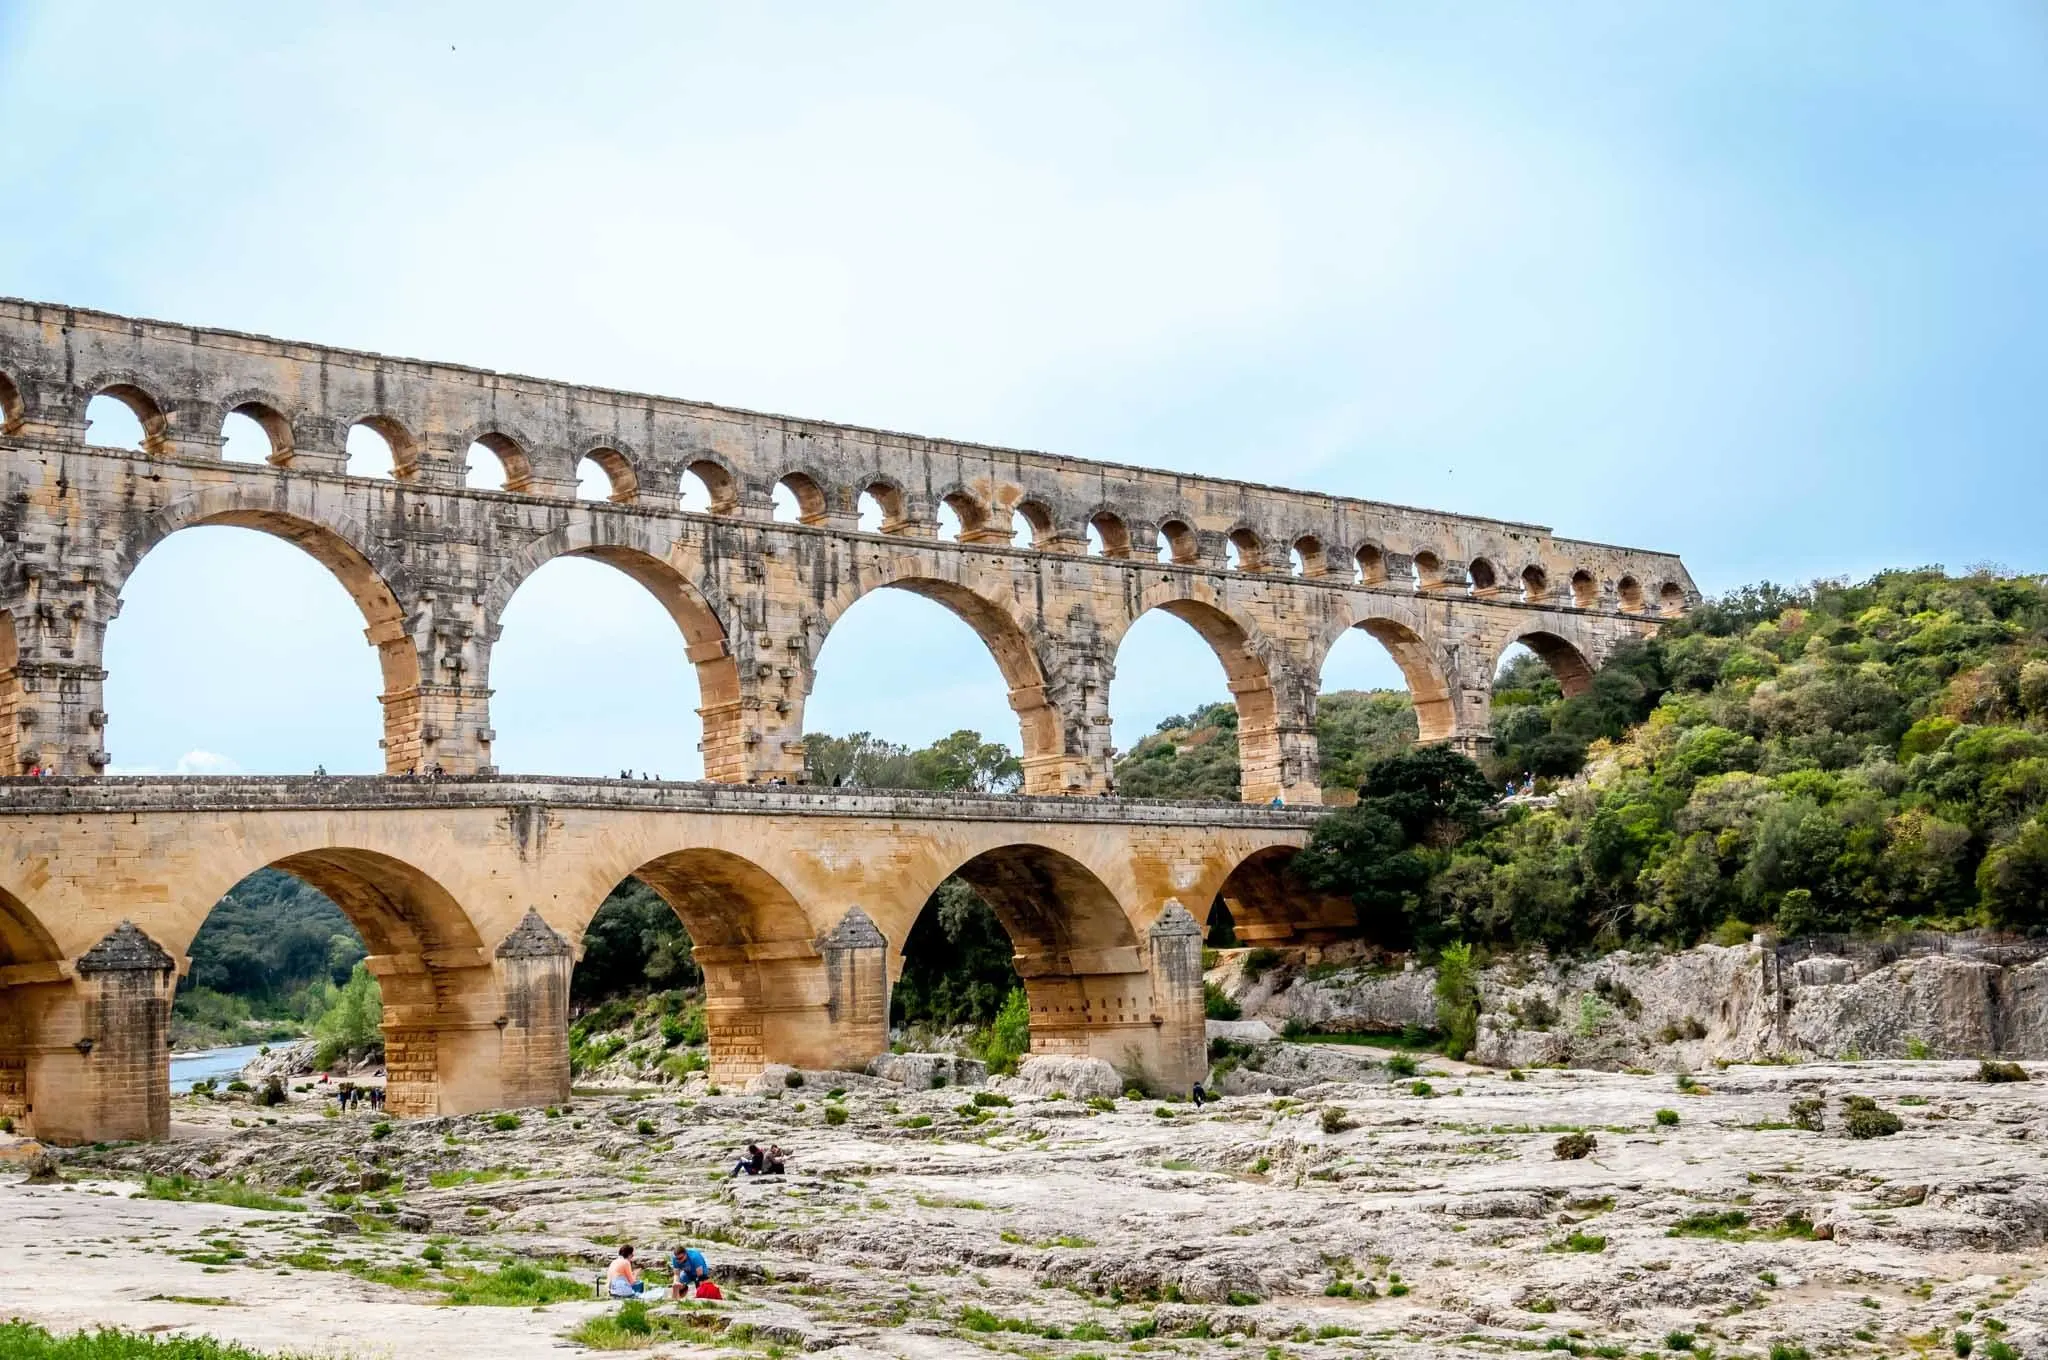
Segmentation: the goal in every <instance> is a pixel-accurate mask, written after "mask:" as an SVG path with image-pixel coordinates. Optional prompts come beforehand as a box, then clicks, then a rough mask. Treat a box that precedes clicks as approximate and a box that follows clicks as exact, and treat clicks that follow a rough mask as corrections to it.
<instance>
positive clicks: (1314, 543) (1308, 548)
mask: <svg viewBox="0 0 2048 1360" xmlns="http://www.w3.org/2000/svg"><path fill="white" fill-rule="evenodd" d="M1291 551H1292V552H1293V553H1296V554H1299V555H1300V557H1301V574H1302V575H1303V576H1323V575H1326V574H1328V572H1329V570H1330V563H1329V558H1328V554H1327V553H1326V552H1325V551H1324V549H1323V540H1322V539H1320V538H1318V537H1317V536H1316V535H1314V534H1302V535H1300V536H1299V537H1297V538H1296V539H1295V540H1294V543H1293V544H1292V545H1291ZM1292 565H1293V564H1292V563H1289V566H1290V567H1291V566H1292Z"/></svg>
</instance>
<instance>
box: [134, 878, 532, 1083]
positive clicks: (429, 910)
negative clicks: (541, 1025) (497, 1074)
mask: <svg viewBox="0 0 2048 1360" xmlns="http://www.w3.org/2000/svg"><path fill="white" fill-rule="evenodd" d="M255 868H270V869H276V870H278V871H280V872H282V873H287V874H290V875H291V876H292V877H294V878H297V879H299V880H300V881H302V882H304V883H307V884H309V885H311V886H312V887H313V888H315V889H317V890H319V891H320V892H321V893H323V894H324V895H325V896H326V897H328V898H329V899H330V900H331V901H332V902H333V903H334V905H335V906H337V907H339V908H340V909H341V912H342V914H343V915H344V916H346V917H347V918H348V920H349V924H351V925H353V926H354V927H355V928H356V931H357V933H358V934H360V935H361V936H362V937H363V943H364V945H365V946H366V947H367V948H368V950H369V958H368V959H367V960H366V961H365V962H366V963H367V965H368V967H369V970H370V972H371V974H372V975H374V976H375V977H376V979H377V985H378V988H379V990H380V991H381V992H382V993H383V997H384V1059H385V1070H386V1072H387V1074H388V1081H387V1085H386V1097H387V1105H386V1108H387V1109H389V1110H390V1112H391V1113H392V1114H394V1115H398V1116H401V1117H417V1116H423V1115H433V1114H444V1113H460V1112H463V1111H465V1110H468V1109H476V1108H479V1107H481V1106H489V1105H501V1104H505V1103H518V1102H507V1101H506V1100H504V1099H503V1098H502V1095H501V1094H500V1088H499V1087H498V1086H497V1084H496V1083H495V1082H492V1081H491V1080H489V1077H488V1075H487V1074H484V1073H480V1072H476V1071H474V1070H465V1069H474V1068H475V1067H477V1066H479V1065H481V1063H482V1062H483V1060H484V1059H483V1055H482V1054H479V1053H477V1052H475V1051H474V1048H475V1037H476V1035H477V1027H476V1022H477V1021H479V1020H488V1019H489V1018H490V1015H491V1014H492V1013H495V1012H497V1010H498V1004H499V998H498V997H497V995H496V993H497V986H496V980H495V978H494V977H493V976H492V974H491V972H490V968H489V961H488V959H487V957H486V955H485V953H484V949H483V941H482V939H481V938H480V937H479V936H478V933H477V930H476V926H475V924H474V922H473V921H472V920H471V919H470V916H469V913H468V912H467V911H465V910H464V909H463V906H462V904H461V903H460V902H458V901H457V900H456V899H455V897H454V895H453V894H452V893H450V892H449V891H448V889H447V888H446V887H444V886H443V885H442V884H441V883H440V881H439V880H438V879H436V878H434V877H433V876H432V875H431V874H429V873H427V872H426V871H425V870H423V869H421V868H419V867H418V866H416V865H413V864H410V863H408V862H406V861H405V860H402V859H398V858H396V857H394V856H392V855H389V854H386V853H384V852H382V851H378V850H369V849H363V848H359V847H355V846H318V847H315V848H312V849H307V850H299V851H295V852H293V853H291V854H287V855H283V856H280V857H279V858H276V859H273V860H271V861H269V862H268V863H267V864H263V865H258V866H255ZM254 871H255V869H254V868H251V869H248V870H247V871H245V872H244V873H243V874H242V875H241V876H240V877H237V878H236V879H235V880H234V882H235V883H239V882H240V881H241V879H242V878H244V877H247V875H248V873H253V872H254ZM233 886H234V884H233V883H228V884H224V885H221V886H220V888H219V891H216V892H215V893H214V895H213V896H212V897H211V898H210V899H208V900H207V902H206V905H205V910H203V911H200V912H199V913H198V917H197V919H196V920H193V921H192V922H191V928H190V929H189V930H186V931H180V932H178V933H177V934H174V935H167V936H166V937H165V939H164V943H165V944H166V945H168V946H169V947H170V948H171V949H172V950H173V952H175V953H179V954H183V953H185V952H187V951H189V949H190V948H191V943H192V939H193V937H194V936H196V935H197V934H198V928H199V926H200V925H202V924H204V921H205V918H206V916H207V915H209V914H211V911H212V907H213V905H214V904H215V903H217V902H218V901H219V900H220V898H221V897H222V896H223V895H224V894H225V893H226V891H227V890H228V889H230V888H232V887H233ZM478 1010H483V1011H484V1014H482V1015H478V1014H476V1012H477V1011H478ZM496 1038H497V1036H496V1035H495V1034H493V1035H492V1040H491V1041H492V1042H495V1040H496ZM465 1049H467V1050H468V1051H465ZM163 1061H164V1062H165V1064H166V1067H168V1062H169V1056H168V1054H166V1055H165V1057H164V1059H163ZM564 1075H566V1073H565V1074H564ZM465 1086H468V1087H471V1088H472V1089H473V1088H475V1087H477V1086H481V1087H483V1088H484V1089H487V1090H488V1091H489V1092H490V1095H489V1096H488V1097H486V1098H483V1099H476V1098H473V1097H466V1096H465V1095H464V1094H463V1088H464V1087H465Z"/></svg>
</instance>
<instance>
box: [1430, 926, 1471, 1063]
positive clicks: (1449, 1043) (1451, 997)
mask: <svg viewBox="0 0 2048 1360" xmlns="http://www.w3.org/2000/svg"><path fill="white" fill-rule="evenodd" d="M1436 1023H1437V1027H1438V1028H1439V1029H1441V1030H1443V1032H1444V1053H1445V1054H1446V1055H1447V1056H1449V1057H1453V1058H1462V1057H1464V1056H1465V1055H1466V1054H1467V1053H1470V1052H1471V1051H1472V1045H1473V1043H1474V1042H1476V1041H1477V1039H1478V1038H1479V974H1478V970H1477V969H1476V968H1475V967H1474V965H1473V962H1472V946H1470V945H1468V944H1466V943H1465V942H1464V941H1463V940H1457V941H1454V942H1453V943H1451V944H1447V945H1445V946H1444V947H1443V950H1442V952H1441V953H1439V954H1438V955H1437V960H1436Z"/></svg>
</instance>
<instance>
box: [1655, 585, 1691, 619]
mask: <svg viewBox="0 0 2048 1360" xmlns="http://www.w3.org/2000/svg"><path fill="white" fill-rule="evenodd" d="M1657 612H1658V613H1660V614H1664V615H1666V616H1668V617H1671V618H1676V617H1677V616H1678V615H1680V614H1683V613H1684V612H1685V587H1684V586H1681V585H1680V584H1678V582H1676V581H1666V582H1665V583H1664V584H1663V585H1661V586H1658V587H1657Z"/></svg>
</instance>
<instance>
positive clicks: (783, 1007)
mask: <svg viewBox="0 0 2048 1360" xmlns="http://www.w3.org/2000/svg"><path fill="white" fill-rule="evenodd" d="M628 877H633V878H637V879H639V880H640V881H641V882H643V883H645V884H646V885H647V886H648V887H650V888H652V889H653V890H654V891H655V893H656V894H657V895H658V896H659V897H660V898H661V899H662V900H663V901H664V902H667V903H668V905H669V907H670V909H672V910H673V911H674V912H675V914H676V915H677V917H678V918H680V919H681V921H682V923H683V928H684V929H685V930H687V931H688V932H689V934H690V941H691V945H692V953H693V954H694V955H695V957H696V961H697V965H698V967H699V968H701V969H702V970H703V973H704V1019H705V1025H706V1028H707V1029H708V1031H709V1035H710V1043H711V1075H712V1078H713V1080H718V1081H728V1080H739V1079H744V1078H745V1077H748V1076H750V1075H752V1074H753V1073H755V1072H757V1071H759V1070H760V1068H761V1065H762V1064H763V1063H764V1062H766V1061H781V1062H791V1063H795V1064H797V1065H801V1066H811V1067H830V1066H833V1065H834V1064H835V1061H844V1060H845V1059H846V1057H847V1056H848V1055H846V1054H845V1053H843V1052H842V1051H841V1048H842V1047H843V1044H842V1036H841V1035H840V1034H839V1033H837V1032H836V1031H837V1030H838V1029H839V1028H840V1026H839V1025H838V1024H837V1022H838V1021H839V1020H840V1017H839V1016H838V1015H835V1014H832V1009H833V1008H832V1007H831V1005H830V1004H829V1002H828V1004H827V1006H826V1007H825V1010H826V1012H827V1014H826V1015H825V1016H824V1017H822V1018H821V1017H820V1016H819V1015H818V1014H817V1012H818V1009H819V1007H818V1005H817V1000H818V997H817V993H818V991H820V990H825V991H827V992H828V994H829V992H830V988H831V984H832V981H833V979H830V978H827V979H825V986H824V987H823V988H820V986H819V985H818V978H819V975H820V974H821V973H823V972H824V961H823V958H822V956H821V954H820V952H819V949H818V943H817V939H816V937H815V934H816V933H815V932H814V930H813V928H812V926H811V923H810V920H809V918H808V917H806V916H805V914H804V910H803V908H802V906H801V905H799V904H798V902H797V900H796V897H795V896H794V894H792V893H791V892H790V890H789V889H788V888H787V887H786V886H784V885H783V883H782V881H781V880H780V879H778V878H777V877H776V876H775V875H774V874H772V873H770V872H769V871H768V870H766V869H764V868H762V867H761V866H760V865H758V864H756V863H755V862H754V861H752V860H751V859H748V858H746V857H745V856H743V855H739V854H736V853H734V852H733V851H730V850H725V849H718V848H713V847H708V846H696V847H691V848H687V849H680V850H672V851H669V852H667V853H665V854H661V855H657V856H656V857H655V858H653V859H651V860H648V861H647V862H645V863H644V864H641V865H640V866H639V867H637V868H635V869H634V870H633V871H632V873H631V874H630V875H628ZM607 891H609V889H607ZM597 906H598V904H597V903H592V904H591V910H590V913H589V915H588V916H587V917H586V918H585V919H584V921H583V923H582V925H581V926H579V928H578V929H579V932H580V931H582V930H586V929H588V926H589V921H590V920H591V919H594V918H595V916H596V909H597ZM886 1028H887V1027H886V1023H885V1024H884V1025H883V1029H884V1031H885V1033H884V1034H883V1036H882V1042H883V1043H886ZM862 1037H863V1036H858V1035H856V1036H855V1038H856V1042H859V1041H860V1040H861V1039H862ZM866 1041H867V1042H869V1043H872V1042H873V1038H872V1036H867V1038H866ZM861 1056H862V1057H863V1058H864V1057H866V1056H872V1054H863V1055H861Z"/></svg>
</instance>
